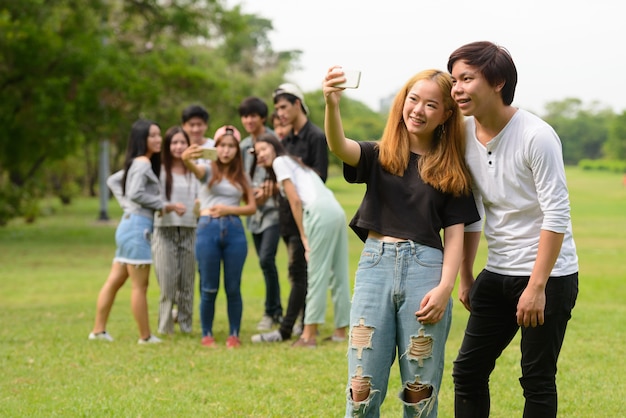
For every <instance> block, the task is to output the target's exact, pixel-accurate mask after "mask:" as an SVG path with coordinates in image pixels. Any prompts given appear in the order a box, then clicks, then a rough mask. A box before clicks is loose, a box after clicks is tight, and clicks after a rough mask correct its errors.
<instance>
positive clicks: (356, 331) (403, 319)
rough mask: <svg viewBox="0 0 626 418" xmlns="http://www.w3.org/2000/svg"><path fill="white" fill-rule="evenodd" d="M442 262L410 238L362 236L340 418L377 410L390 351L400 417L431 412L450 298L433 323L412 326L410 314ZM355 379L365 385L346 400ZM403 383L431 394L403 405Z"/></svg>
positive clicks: (414, 322) (437, 276) (438, 253)
mask: <svg viewBox="0 0 626 418" xmlns="http://www.w3.org/2000/svg"><path fill="white" fill-rule="evenodd" d="M442 262H443V253H442V252H441V251H440V250H439V249H436V248H432V247H427V246H425V245H420V244H417V243H415V242H412V241H403V242H397V243H392V242H383V241H379V240H375V239H371V238H368V239H367V241H366V242H365V246H364V248H363V251H362V253H361V258H360V260H359V265H358V269H357V272H356V280H355V285H354V295H353V298H352V307H351V311H350V344H349V349H348V369H349V370H348V386H347V405H346V415H345V416H346V417H354V416H367V417H378V416H379V415H380V406H381V404H382V403H383V401H384V400H385V396H386V394H387V385H388V383H389V373H390V369H391V366H392V365H393V362H394V360H395V357H396V353H397V355H398V364H399V366H400V376H401V379H402V390H401V392H400V393H399V398H400V400H401V401H402V403H403V406H404V416H405V417H406V416H421V417H423V418H426V417H436V416H437V407H438V403H437V396H438V392H439V388H440V386H441V379H442V376H443V368H444V355H445V344H446V340H447V338H448V333H449V332H450V324H451V321H452V299H450V300H449V301H448V306H447V307H446V311H445V313H444V316H443V318H442V319H441V320H440V321H439V322H437V323H436V324H427V325H423V324H420V323H419V322H418V321H417V318H416V317H415V312H416V311H418V310H419V309H420V303H421V301H422V299H423V297H424V296H425V295H426V293H428V292H429V291H430V290H431V289H433V288H434V287H436V286H437V285H438V284H439V283H440V280H441V267H442ZM355 379H356V380H358V381H359V382H360V383H359V384H358V386H360V387H363V388H365V390H369V396H368V397H367V399H365V400H364V401H361V402H354V401H353V400H352V391H353V382H354V381H355ZM407 385H411V386H413V385H424V386H425V387H426V388H429V389H431V396H430V397H427V398H426V399H423V400H422V401H420V402H418V403H413V404H411V403H407V402H405V401H404V399H403V395H404V390H405V389H406V388H407ZM420 414H421V415H420Z"/></svg>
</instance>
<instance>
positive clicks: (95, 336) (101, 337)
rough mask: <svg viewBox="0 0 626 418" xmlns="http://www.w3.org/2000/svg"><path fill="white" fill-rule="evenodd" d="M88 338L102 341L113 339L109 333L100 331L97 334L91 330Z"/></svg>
mask: <svg viewBox="0 0 626 418" xmlns="http://www.w3.org/2000/svg"><path fill="white" fill-rule="evenodd" d="M89 339H90V340H103V341H109V342H111V341H113V337H111V334H109V333H108V332H106V331H102V332H99V333H97V334H94V333H93V332H92V333H90V334H89Z"/></svg>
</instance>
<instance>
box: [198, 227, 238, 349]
mask: <svg viewBox="0 0 626 418" xmlns="http://www.w3.org/2000/svg"><path fill="white" fill-rule="evenodd" d="M247 255H248V243H247V240H246V234H245V231H244V228H243V224H242V222H241V219H239V217H238V216H233V215H230V216H222V217H219V218H212V217H209V216H201V217H200V219H199V221H198V228H197V239H196V258H197V260H198V270H199V272H200V321H201V323H202V336H203V337H204V336H207V335H209V336H212V335H213V319H214V317H215V300H216V298H217V291H218V290H219V285H220V268H221V264H223V265H224V289H225V290H226V300H227V305H228V308H227V309H228V322H229V325H230V329H229V335H235V336H239V330H240V329H241V317H242V312H243V301H242V299H241V273H242V271H243V265H244V262H245V261H246V256H247Z"/></svg>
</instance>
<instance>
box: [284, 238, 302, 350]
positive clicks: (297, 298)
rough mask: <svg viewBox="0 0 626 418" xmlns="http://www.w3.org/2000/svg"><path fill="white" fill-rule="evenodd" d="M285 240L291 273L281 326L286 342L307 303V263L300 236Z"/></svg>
mask: <svg viewBox="0 0 626 418" xmlns="http://www.w3.org/2000/svg"><path fill="white" fill-rule="evenodd" d="M283 240H284V241H285V244H287V254H288V256H289V265H288V268H287V270H288V272H289V281H290V282H291V291H290V292H289V302H288V303H287V312H286V313H285V316H284V317H283V321H282V322H281V324H280V334H281V335H282V337H283V339H285V340H286V339H289V338H291V333H292V332H293V325H294V324H295V323H296V319H297V318H298V314H299V313H300V312H301V311H302V310H303V309H304V304H305V302H306V289H307V272H306V268H307V263H306V258H305V256H304V245H303V244H302V240H301V239H300V235H287V236H283Z"/></svg>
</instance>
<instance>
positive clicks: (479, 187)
mask: <svg viewBox="0 0 626 418" xmlns="http://www.w3.org/2000/svg"><path fill="white" fill-rule="evenodd" d="M466 128H467V147H466V153H465V159H466V161H467V164H468V166H469V169H470V172H471V175H472V181H473V192H474V195H475V197H476V205H477V207H478V208H479V211H481V212H482V210H484V216H482V218H483V219H484V220H485V223H484V233H485V237H486V239H487V246H488V256H487V265H486V267H485V268H486V269H487V270H489V271H492V272H494V273H498V274H504V275H511V276H530V274H531V272H532V269H533V266H534V264H535V260H536V258H537V250H538V246H539V234H540V232H541V230H547V231H552V232H556V233H562V234H564V239H563V245H562V247H561V251H560V253H559V257H558V259H557V261H556V264H555V265H554V268H553V269H552V273H551V276H564V275H568V274H573V273H576V272H577V271H578V257H577V255H576V245H575V243H574V239H573V236H572V224H571V219H570V204H569V194H568V190H567V184H566V180H565V168H564V165H563V156H562V151H561V141H560V140H559V137H558V135H557V134H556V132H554V130H553V129H552V127H550V125H548V124H547V123H546V122H544V121H543V120H541V119H540V118H539V117H537V116H535V115H533V114H532V113H530V112H527V111H524V110H521V109H519V110H517V112H515V114H514V115H513V117H512V118H511V120H510V121H509V123H508V124H507V125H506V126H505V127H504V129H502V131H501V132H500V133H499V134H498V135H497V136H495V137H494V138H493V139H492V140H491V141H489V142H488V143H487V144H486V145H483V144H481V143H480V141H478V139H477V138H476V125H475V121H474V118H473V117H470V118H467V120H466ZM480 228H481V223H480V222H477V223H475V224H472V225H469V226H468V227H466V231H480Z"/></svg>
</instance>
